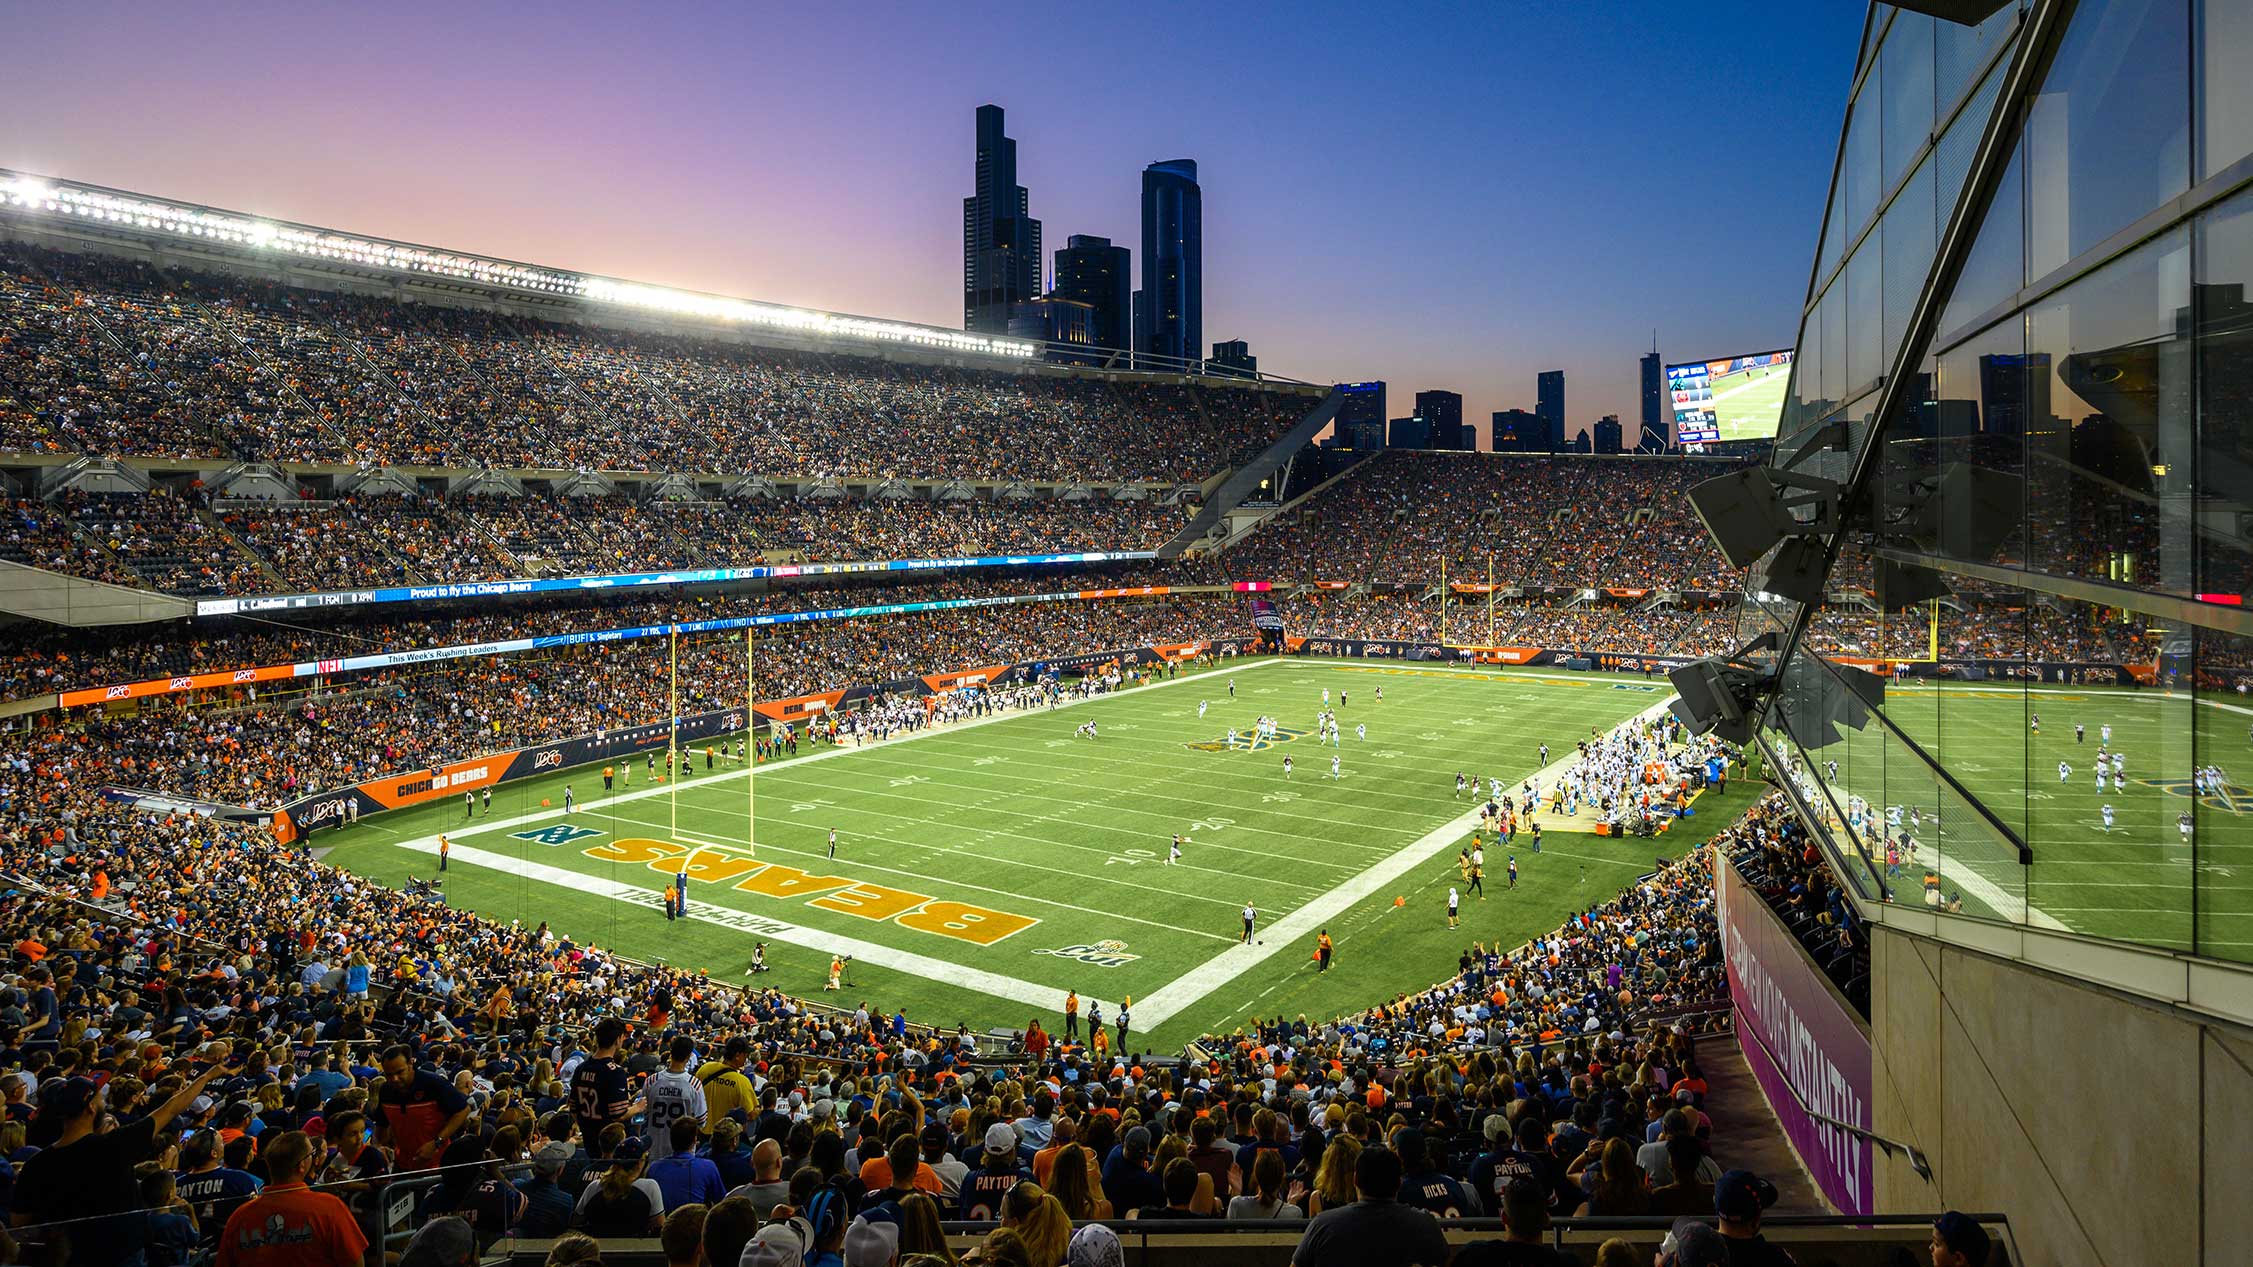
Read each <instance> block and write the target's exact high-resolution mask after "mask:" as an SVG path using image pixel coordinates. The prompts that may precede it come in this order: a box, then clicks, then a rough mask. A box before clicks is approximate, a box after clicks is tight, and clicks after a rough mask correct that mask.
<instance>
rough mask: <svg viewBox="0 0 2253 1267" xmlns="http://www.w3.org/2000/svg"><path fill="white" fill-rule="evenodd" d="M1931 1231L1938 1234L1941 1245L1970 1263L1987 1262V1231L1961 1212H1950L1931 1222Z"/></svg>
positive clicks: (1976, 1221) (1977, 1221) (1975, 1220)
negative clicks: (1967, 1259)
mask: <svg viewBox="0 0 2253 1267" xmlns="http://www.w3.org/2000/svg"><path fill="white" fill-rule="evenodd" d="M1932 1230H1933V1231H1934V1232H1937V1233H1939V1235H1940V1243H1941V1244H1943V1245H1945V1246H1947V1247H1948V1248H1950V1249H1952V1250H1954V1251H1956V1252H1957V1253H1959V1254H1962V1255H1963V1256H1964V1257H1966V1258H1969V1259H1970V1260H1971V1261H1973V1262H1975V1263H1983V1262H1986V1261H1987V1250H1988V1244H1989V1242H1988V1239H1987V1229H1986V1228H1983V1227H1981V1226H1979V1220H1977V1219H1975V1218H1973V1217H1971V1216H1970V1215H1968V1214H1965V1213H1964V1212H1962V1211H1961V1210H1950V1211H1948V1212H1947V1213H1946V1214H1943V1215H1941V1216H1940V1217H1939V1218H1937V1219H1934V1220H1933V1221H1932Z"/></svg>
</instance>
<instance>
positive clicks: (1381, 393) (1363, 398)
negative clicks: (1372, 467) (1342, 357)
mask: <svg viewBox="0 0 2253 1267" xmlns="http://www.w3.org/2000/svg"><path fill="white" fill-rule="evenodd" d="M1337 427H1338V434H1339V435H1342V436H1344V437H1346V443H1347V444H1348V445H1349V446H1351V447H1352V448H1355V449H1362V450H1369V449H1381V448H1384V447H1385V385H1384V383H1383V381H1382V380H1379V381H1375V382H1368V383H1340V384H1338V422H1337Z"/></svg>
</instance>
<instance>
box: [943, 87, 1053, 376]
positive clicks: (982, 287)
mask: <svg viewBox="0 0 2253 1267" xmlns="http://www.w3.org/2000/svg"><path fill="white" fill-rule="evenodd" d="M977 188H978V192H977V193H975V194H973V195H971V196H970V197H968V198H965V199H963V200H962V327H963V329H965V330H976V331H980V332H981V333H986V334H1005V333H1007V332H1008V330H1009V318H1010V309H1011V306H1012V305H1014V304H1018V303H1022V302H1024V301H1026V300H1029V299H1038V298H1040V266H1041V253H1040V221H1038V220H1035V219H1033V218H1032V201H1031V198H1030V196H1029V195H1027V194H1026V192H1025V187H1024V186H1023V185H1020V184H1018V183H1017V142H1015V141H1013V140H1011V139H1009V138H1008V137H1006V136H1003V135H1002V133H1001V107H1000V106H979V107H978V186H977Z"/></svg>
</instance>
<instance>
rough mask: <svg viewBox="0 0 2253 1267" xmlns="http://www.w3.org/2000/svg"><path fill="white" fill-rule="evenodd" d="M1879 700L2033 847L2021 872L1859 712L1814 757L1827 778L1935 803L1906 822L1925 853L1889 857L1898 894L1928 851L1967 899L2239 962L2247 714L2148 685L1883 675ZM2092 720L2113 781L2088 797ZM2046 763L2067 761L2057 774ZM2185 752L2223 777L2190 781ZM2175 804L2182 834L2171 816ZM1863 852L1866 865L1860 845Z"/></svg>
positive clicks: (1976, 905)
mask: <svg viewBox="0 0 2253 1267" xmlns="http://www.w3.org/2000/svg"><path fill="white" fill-rule="evenodd" d="M1886 711H1887V714H1888V715H1889V716H1890V717H1892V718H1893V720H1894V721H1895V722H1896V723H1898V724H1899V725H1900V726H1901V728H1902V729H1903V730H1904V731H1905V732H1906V733H1907V734H1908V736H1909V737H1910V738H1911V739H1912V740H1914V741H1915V742H1916V743H1917V744H1918V745H1919V746H1920V747H1922V748H1924V749H1925V750H1926V751H1927V752H1929V753H1932V754H1933V755H1934V756H1936V757H1937V758H1938V759H1939V760H1940V761H1941V762H1942V763H1943V764H1944V765H1945V766H1946V767H1947V769H1948V770H1949V771H1950V772H1951V773H1952V774H1954V776H1955V777H1956V778H1957V779H1958V780H1959V781H1961V782H1962V783H1963V785H1964V787H1965V788H1966V789H1967V790H1968V791H1969V792H1971V793H1972V794H1973V795H1974V796H1976V797H1978V798H1979V800H1980V801H1981V803H1983V804H1985V805H1987V806H1988V807H1989V808H1990V809H1992V810H1994V811H1995V813H1996V815H1997V817H1999V818H2001V819H2002V820H2003V822H2004V823H2006V824H2007V825H2008V826H2009V827H2010V828H2011V829H2012V830H2013V831H2015V832H2017V833H2018V834H2019V835H2020V836H2021V837H2022V838H2024V839H2025V840H2026V841H2027V843H2028V846H2029V847H2030V848H2031V850H2032V852H2033V856H2034V861H2033V865H2032V866H2031V867H2021V866H2020V865H2019V861H2018V856H2017V853H2016V851H2015V850H2013V849H2011V848H2009V847H2008V846H2007V845H2006V844H2005V843H2004V842H2003V839H2002V837H2001V836H2000V835H1998V834H1997V833H1996V832H1995V831H1994V830H1993V829H1992V827H1991V826H1990V825H1989V824H1987V823H1986V822H1985V821H1984V820H1983V819H1981V818H1980V817H1979V816H1978V815H1977V814H1976V813H1975V812H1974V811H1973V810H1972V809H1971V808H1970V807H1969V806H1968V805H1966V804H1965V803H1964V802H1963V801H1962V800H1961V798H1959V797H1958V796H1956V794H1955V793H1954V792H1953V791H1952V790H1950V789H1948V788H1947V787H1946V786H1945V785H1943V784H1940V783H1938V782H1936V781H1935V780H1934V779H1933V778H1931V777H1930V775H1929V774H1924V773H1922V771H1923V770H1924V768H1925V767H1924V765H1923V763H1922V762H1921V761H1919V760H1917V758H1916V757H1915V756H1914V755H1913V754H1910V753H1909V752H1907V751H1906V750H1905V749H1904V748H1902V747H1901V746H1900V744H1899V741H1898V740H1897V739H1895V738H1894V737H1893V736H1892V735H1891V734H1889V733H1888V732H1887V731H1886V730H1885V729H1884V728H1883V727H1881V726H1879V725H1876V724H1874V723H1873V724H1872V725H1871V726H1869V727H1868V728H1867V729H1865V730H1862V731H1860V732H1856V733H1854V734H1852V735H1850V736H1849V737H1848V738H1847V739H1846V740H1845V741H1844V742H1841V743H1838V744H1834V745H1832V746H1831V747H1829V748H1825V749H1823V750H1822V751H1820V752H1818V753H1816V754H1814V755H1815V757H1816V758H1817V759H1818V760H1820V761H1831V760H1835V761H1837V762H1838V779H1837V782H1838V785H1839V787H1841V788H1842V789H1843V790H1844V792H1845V793H1851V794H1854V795H1857V796H1861V797H1863V798H1865V799H1867V800H1868V801H1870V802H1871V803H1873V804H1875V805H1877V806H1879V807H1881V810H1880V812H1881V813H1882V812H1883V810H1882V807H1885V806H1899V807H1900V808H1901V809H1902V810H1903V812H1904V815H1906V813H1907V812H1908V811H1909V810H1910V809H1911V808H1912V807H1913V808H1915V809H1917V810H1918V811H1920V813H1921V814H1922V816H1923V817H1925V818H1926V819H1927V820H1929V819H1930V818H1931V816H1932V815H1933V814H1934V812H1935V811H1938V814H1939V827H1938V830H1937V831H1935V830H1933V828H1932V827H1931V825H1930V823H1929V821H1928V822H1927V825H1926V826H1925V827H1924V829H1922V830H1913V831H1912V834H1914V835H1915V836H1916V837H1917V838H1918V839H1919V841H1920V842H1921V843H1922V845H1923V846H1924V848H1923V849H1922V850H1921V852H1920V855H1919V857H1918V859H1917V863H1918V865H1916V866H1914V867H1912V866H1908V865H1904V866H1903V868H1902V875H1901V877H1900V879H1899V880H1897V881H1896V882H1895V883H1896V884H1897V886H1898V887H1897V889H1896V894H1895V899H1896V900H1897V901H1906V902H1915V901H1919V900H1921V898H1922V894H1921V878H1922V872H1923V868H1924V867H1925V866H1930V865H1935V864H1936V865H1937V866H1938V868H1939V871H1940V875H1941V880H1942V888H1943V890H1944V891H1945V892H1948V893H1954V894H1958V895H1960V896H1961V898H1962V900H1963V905H1964V909H1965V910H1966V911H1967V912H1971V913H1974V914H1983V915H1991V916H1995V917H1998V918H2003V919H2008V920H2011V921H2013V922H2017V921H2020V920H2027V921H2030V922H2032V923H2034V924H2036V925H2039V926H2042V927H2046V928H2053V929H2069V930H2072V931H2075V932H2081V933H2087V934H2091V935H2093V936H2099V937H2113V938H2121V939H2125V940H2131V941H2138V942H2144V943H2147V944H2151V945H2157V946H2163V947H2167V948H2169V949H2175V950H2192V949H2196V950H2197V951H2198V952H2199V953H2201V954H2206V955H2212V956H2214V957H2217V958H2225V959H2239V960H2245V959H2253V820H2249V818H2248V812H2249V811H2253V789H2249V788H2247V787H2245V786H2243V785H2242V784H2239V783H2236V782H2233V781H2229V778H2230V775H2231V773H2232V771H2233V769H2242V768H2243V767H2244V766H2245V765H2246V763H2247V762H2248V761H2249V760H2253V739H2249V737H2248V727H2249V726H2253V709H2248V708H2246V707H2243V706H2241V705H2238V704H2235V703H2232V702H2229V701H2227V700H2220V699H2203V698H2202V699H2196V700H2194V699H2193V698H2192V697H2191V696H2189V695H2187V694H2167V693H2164V692H2160V691H2152V690H2144V691H2129V690H2119V689H2112V688H2097V687H2066V686H2039V687H2027V686H2015V685H2004V684H2001V683H1996V684H1991V685H1987V684H1978V683H1946V684H1936V683H1931V682H1923V683H1912V684H1908V685H1894V684H1889V685H1888V687H1887V694H1886ZM2037 715H2038V716H2039V717H2040V718H2041V723H2042V724H2041V731H2040V733H2039V734H2036V733H2035V732H2034V730H2033V728H2032V721H2033V718H2034V717H2035V716H2037ZM2076 722H2078V723H2080V724H2081V725H2082V726H2083V727H2085V732H2084V733H2085V738H2083V739H2080V740H2076V738H2075V736H2074V730H2073V727H2074V724H2075V723H2076ZM2108 724H2109V725H2110V726H2111V728H2112V745H2111V747H2112V750H2113V751H2115V752H2117V753H2119V754H2120V755H2121V756H2122V758H2123V759H2124V761H2125V763H2126V765H2125V774H2126V780H2127V781H2126V786H2125V787H2121V786H2117V785H2114V784H2112V783H2110V782H2108V783H2107V785H2106V788H2105V790H2104V791H2102V792H2100V791H2098V789H2097V784H2096V774H2095V771H2096V754H2097V749H2098V748H2099V746H2100V745H2102V744H2103V742H2104V740H2103V730H2102V728H2103V727H2104V726H2106V725H2108ZM2061 761H2062V762H2065V763H2066V764H2067V765H2068V766H2069V767H2070V768H2071V773H2070V775H2068V776H2066V777H2065V778H2063V779H2062V780H2061V779H2060V778H2059V775H2058V763H2059V762H2061ZM2197 765H2218V766H2220V767H2221V768H2222V771H2223V774H2224V777H2225V783H2224V786H2223V788H2222V789H2221V790H2220V791H2218V792H2211V793H2208V794H2206V795H2199V794H2197V793H2196V791H2195V789H2194V787H2193V784H2192V772H2193V768H2194V767H2195V766H2197ZM2106 805H2110V806H2111V807H2112V810H2113V820H2112V825H2111V826H2110V827H2109V828H2108V827H2107V826H2106V825H2105V821H2104V813H2103V807H2104V806H2106ZM2186 810H2187V811H2189V812H2190V813H2191V815H2192V836H2191V839H2190V840H2189V841H2186V840H2185V839H2184V838H2183V836H2182V834H2181V833H2180V831H2179V830H2178V827H2177V816H2178V815H2180V814H2182V813H2183V812H2185V811H2186ZM2194 852H2195V859H2194ZM1871 854H1872V856H1873V857H1875V858H1877V859H1878V860H1879V861H1880V862H1881V863H1882V861H1883V853H1882V846H1880V845H1878V844H1877V843H1875V842H1874V840H1873V842H1872V844H1871ZM2194 937H2195V939H2196V945H2195V947H2194V946H2193V938H2194Z"/></svg>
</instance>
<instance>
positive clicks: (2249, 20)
mask: <svg viewBox="0 0 2253 1267" xmlns="http://www.w3.org/2000/svg"><path fill="white" fill-rule="evenodd" d="M2248 66H2253V7H2249V6H2247V5H2246V4H2244V3H2243V2H2242V0H2198V178H2199V179H2200V180H2204V179H2206V178H2207V177H2209V176H2212V175H2213V174H2214V173H2216V172H2218V171H2221V170H2222V169H2223V168H2225V167H2228V166H2229V165H2230V164H2232V163H2234V162H2236V161H2237V160H2239V159H2241V158H2243V157H2245V156H2246V155H2247V154H2253V75H2248V74H2246V73H2245V72H2246V67H2248Z"/></svg>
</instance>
